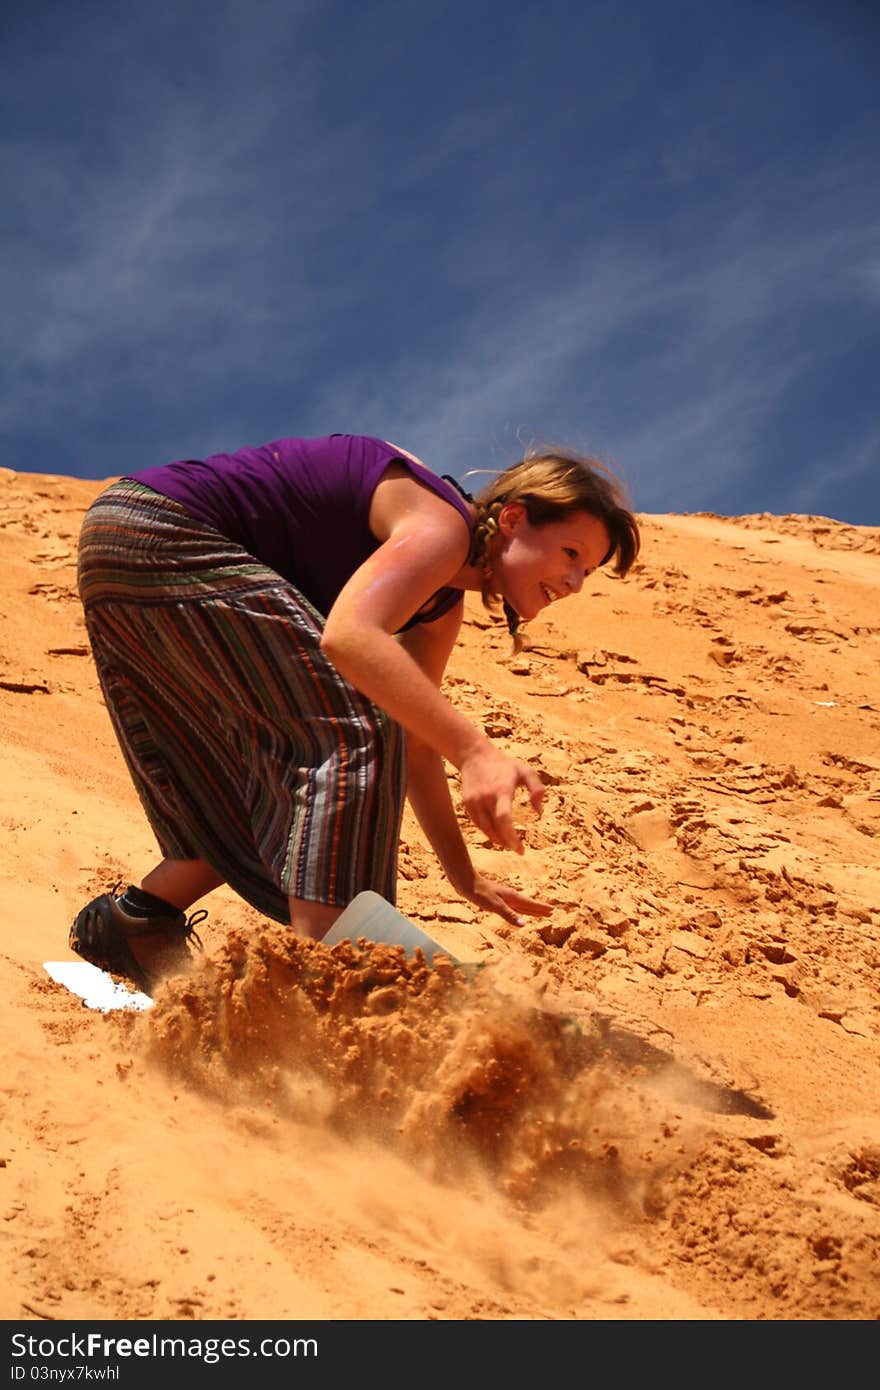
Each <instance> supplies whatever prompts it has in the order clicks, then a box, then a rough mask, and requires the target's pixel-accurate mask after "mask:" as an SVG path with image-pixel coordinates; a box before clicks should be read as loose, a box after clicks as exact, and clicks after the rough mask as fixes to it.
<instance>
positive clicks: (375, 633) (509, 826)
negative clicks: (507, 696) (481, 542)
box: [322, 475, 543, 852]
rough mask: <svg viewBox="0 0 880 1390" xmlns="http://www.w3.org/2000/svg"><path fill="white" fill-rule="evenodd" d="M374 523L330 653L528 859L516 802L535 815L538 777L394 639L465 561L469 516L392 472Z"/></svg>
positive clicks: (334, 619) (327, 634)
mask: <svg viewBox="0 0 880 1390" xmlns="http://www.w3.org/2000/svg"><path fill="white" fill-rule="evenodd" d="M370 522H371V525H372V526H373V529H374V531H375V533H376V534H377V536H378V537H379V538H380V539H381V540H382V543H381V544H380V546H379V548H378V549H377V550H376V551H374V553H373V554H372V555H371V556H370V557H369V559H368V560H367V561H366V562H365V563H364V564H363V565H361V567H360V568H359V569H358V570H357V571H356V572H355V573H354V574H353V575H352V577H351V579H350V580H349V581H348V583H347V584H346V585H345V587H344V588H343V590H342V591H341V593H340V594H339V597H338V598H337V600H336V602H335V603H334V605H333V607H332V609H331V610H330V613H329V614H328V616H327V622H326V625H325V629H324V635H323V639H322V646H323V648H324V650H325V651H326V652H327V655H328V656H329V657H330V659H331V661H332V662H333V663H334V665H335V666H336V667H337V669H338V670H339V671H340V672H341V674H342V675H343V676H345V677H346V679H347V680H350V681H351V683H352V685H354V686H356V687H357V688H358V689H359V690H361V691H362V692H363V693H364V694H365V695H367V696H368V697H369V698H370V699H371V700H373V701H374V702H375V703H376V704H377V705H379V706H380V707H381V708H382V709H384V710H385V711H386V712H387V713H388V714H389V715H390V716H391V718H392V719H395V720H396V721H397V722H398V723H400V724H402V725H403V727H404V728H405V729H406V730H407V731H408V733H410V734H411V735H412V736H413V737H414V738H416V739H419V740H421V741H422V742H423V743H425V744H426V745H427V746H428V747H429V748H431V749H433V750H434V751H435V752H436V753H437V754H439V755H440V757H441V758H445V759H447V761H449V762H450V763H452V765H453V766H454V767H456V768H458V769H459V771H460V773H461V778H462V798H463V800H464V803H465V807H466V809H467V811H468V814H469V815H470V816H471V819H472V820H473V821H474V823H475V824H476V825H477V826H478V827H479V829H480V830H482V831H483V832H484V833H485V834H486V835H488V836H489V838H490V839H492V840H493V841H494V842H495V843H497V844H501V845H504V846H505V847H506V848H508V849H513V850H517V851H519V852H521V851H522V844H521V841H520V838H519V835H518V834H517V832H516V828H515V826H514V823H513V816H512V806H513V797H514V794H515V792H516V790H517V788H518V787H519V786H524V787H526V789H527V790H528V792H529V795H530V796H531V798H532V802H533V804H534V805H535V807H536V809H537V808H538V807H539V806H540V802H541V799H542V797H543V785H542V783H541V780H540V778H539V777H538V776H537V774H536V773H535V772H534V770H533V769H532V768H530V767H529V766H528V765H527V764H525V763H519V762H516V761H515V760H513V759H511V758H507V757H505V756H504V755H503V754H502V753H500V752H499V751H498V750H497V749H496V748H495V747H494V746H493V744H492V742H491V740H490V739H488V738H487V737H486V735H485V734H484V733H483V732H482V730H480V729H478V728H477V727H476V726H475V725H473V724H472V723H471V722H470V721H469V720H468V719H466V718H465V716H464V715H463V714H461V713H459V711H458V710H456V709H455V707H454V706H453V705H452V704H451V703H450V702H449V701H448V700H447V699H446V698H445V697H444V696H443V695H442V694H441V692H440V690H439V689H438V687H437V685H436V684H435V683H434V682H433V681H432V680H431V678H430V677H429V676H428V675H427V674H426V673H425V671H424V670H423V669H422V667H421V666H420V665H419V663H418V662H417V661H416V660H414V659H413V657H412V655H411V654H410V653H409V652H408V651H407V650H406V647H405V646H404V645H403V644H401V643H400V642H398V641H397V639H396V637H395V636H394V634H395V633H396V632H398V631H399V630H400V629H401V628H402V627H403V626H404V625H405V623H406V622H407V621H408V620H409V618H410V617H411V616H412V615H413V613H414V612H416V611H417V610H418V609H419V608H421V607H422V605H423V604H425V603H426V602H427V600H428V599H429V598H430V597H431V596H432V595H433V594H434V593H435V592H436V591H437V590H438V589H440V588H443V587H444V586H445V585H447V584H449V583H450V582H451V581H452V580H453V579H454V578H455V576H456V575H458V573H459V572H460V570H461V569H462V567H463V565H464V564H465V561H466V559H467V553H468V548H469V542H470V538H469V533H468V528H467V526H466V524H465V522H464V519H463V518H462V517H461V516H460V515H459V513H458V512H457V511H455V510H454V508H452V507H450V506H449V505H448V503H446V502H444V501H443V500H442V499H441V498H439V497H437V495H436V494H435V493H433V492H432V491H431V490H430V489H428V488H425V487H423V486H422V485H421V484H419V483H417V482H416V481H415V480H413V479H411V478H403V477H399V476H393V475H392V477H391V478H389V479H388V482H387V484H386V481H385V479H383V481H382V482H380V484H379V486H378V487H377V489H376V497H375V498H374V505H373V508H372V509H371V514H370Z"/></svg>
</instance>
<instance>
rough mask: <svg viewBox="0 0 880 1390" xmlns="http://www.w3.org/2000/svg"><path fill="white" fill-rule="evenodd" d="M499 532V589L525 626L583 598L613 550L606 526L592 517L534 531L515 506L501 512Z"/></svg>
mask: <svg viewBox="0 0 880 1390" xmlns="http://www.w3.org/2000/svg"><path fill="white" fill-rule="evenodd" d="M498 529H499V531H500V532H501V535H502V537H503V541H502V544H501V546H500V547H499V550H498V552H497V554H496V558H495V563H494V566H493V572H494V579H495V585H496V586H497V588H498V590H499V592H500V594H501V596H502V598H505V599H506V600H507V602H508V603H509V604H510V605H511V607H512V608H515V609H516V611H517V613H518V614H519V616H520V618H522V620H523V622H528V621H529V619H530V618H534V617H535V615H536V614H537V613H540V612H541V609H542V608H546V607H547V606H548V604H551V603H555V602H556V601H557V600H558V599H561V598H568V596H569V594H576V593H578V592H579V591H580V589H581V588H582V586H583V582H584V579H585V578H586V576H587V575H588V574H592V572H593V570H595V569H597V568H598V566H599V565H600V564H601V562H602V560H604V558H605V556H606V555H607V554H608V551H609V549H610V547H611V537H610V536H609V534H608V528H607V526H606V525H605V522H604V521H602V520H601V519H600V518H599V517H597V516H594V515H593V514H592V512H574V513H572V515H571V516H569V517H566V518H565V520H564V521H548V522H545V523H544V524H543V525H541V526H535V525H532V523H531V522H530V521H529V518H528V515H527V513H526V509H525V507H524V506H523V505H522V503H520V502H511V503H510V504H509V505H508V506H506V507H504V508H503V509H502V512H501V515H500V516H499V518H498Z"/></svg>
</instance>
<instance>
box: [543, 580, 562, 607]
mask: <svg viewBox="0 0 880 1390" xmlns="http://www.w3.org/2000/svg"><path fill="white" fill-rule="evenodd" d="M541 593H542V594H543V595H544V597H545V599H546V600H547V602H548V603H553V601H554V600H555V599H558V598H560V597H561V595H560V594H557V592H556V590H555V589H551V588H550V585H549V584H542V585H541Z"/></svg>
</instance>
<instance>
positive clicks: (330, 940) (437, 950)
mask: <svg viewBox="0 0 880 1390" xmlns="http://www.w3.org/2000/svg"><path fill="white" fill-rule="evenodd" d="M360 937H363V938H364V940H365V941H374V942H378V943H381V944H382V945H385V946H402V947H403V948H404V950H405V951H406V954H407V955H408V956H412V955H414V954H415V952H416V950H420V951H421V952H422V953H423V955H424V957H425V960H426V961H427V962H428V964H429V965H430V964H432V962H433V960H434V957H435V956H436V955H443V956H447V957H448V958H449V960H451V961H452V963H453V964H454V965H464V964H466V963H469V962H464V961H462V960H461V958H460V957H459V956H458V955H457V954H456V953H455V952H454V951H452V950H450V948H449V946H447V945H444V944H443V942H442V941H436V940H435V939H434V937H432V936H428V934H427V932H424V931H422V929H421V927H417V926H416V924H415V922H411V921H410V919H409V918H408V917H405V916H404V915H403V913H402V912H398V910H397V908H396V907H392V906H391V903H389V902H387V901H386V899H385V898H383V897H381V896H380V895H379V894H378V893H373V892H371V891H370V890H369V889H367V890H365V891H364V892H363V893H358V895H357V897H356V898H352V900H351V902H350V903H349V904H348V907H347V908H346V909H345V911H344V912H343V913H341V914H340V916H339V917H337V919H336V921H335V922H334V924H333V926H332V927H331V928H330V930H329V931H328V932H327V934H326V936H322V937H321V945H322V946H335V945H337V943H338V942H340V941H357V940H358V939H359V938H360Z"/></svg>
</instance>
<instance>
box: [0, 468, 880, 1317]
mask: <svg viewBox="0 0 880 1390" xmlns="http://www.w3.org/2000/svg"><path fill="white" fill-rule="evenodd" d="M101 487H102V484H100V483H97V482H87V481H81V480H74V479H70V478H65V477H62V476H51V477H50V476H39V475H34V474H15V473H11V472H9V471H8V470H7V471H0V533H2V560H3V563H2V567H0V585H2V603H0V634H2V643H0V710H2V744H3V767H4V774H3V784H2V797H3V829H4V835H3V838H2V841H0V874H2V893H3V902H4V907H5V914H4V915H5V922H6V929H5V932H4V935H3V945H2V952H0V975H2V984H3V994H4V1000H5V1006H4V1009H3V1011H2V1016H0V1028H2V1051H3V1056H4V1058H5V1063H4V1067H3V1080H2V1090H3V1139H2V1151H0V1184H2V1203H0V1211H2V1217H3V1221H2V1227H0V1229H2V1237H3V1247H4V1248H3V1256H4V1268H5V1270H6V1277H5V1279H4V1281H3V1285H2V1293H0V1316H2V1317H3V1318H4V1319H26V1320H33V1321H35V1322H38V1321H41V1320H47V1319H53V1320H54V1319H67V1320H70V1319H75V1320H80V1319H142V1320H215V1319H222V1320H229V1321H235V1320H242V1319H255V1318H270V1319H288V1318H295V1319H334V1320H338V1319H380V1320H381V1319H386V1320H427V1319H437V1320H465V1319H479V1320H505V1319H519V1320H532V1319H557V1320H559V1319H565V1320H572V1319H577V1320H644V1319H653V1320H679V1319H688V1320H692V1319H699V1320H722V1319H724V1320H743V1319H799V1320H806V1319H869V1318H870V1319H875V1318H877V1317H878V1315H880V1275H878V1269H880V1264H878V1255H880V1070H878V1060H880V1008H878V995H877V985H878V963H880V909H878V904H880V892H878V888H880V863H878V854H877V845H878V839H877V836H878V830H880V695H878V681H877V672H878V656H880V614H878V606H877V591H878V581H880V531H878V530H872V529H868V528H857V527H852V526H845V525H842V524H840V523H837V522H835V521H830V520H827V519H825V518H818V517H805V516H786V517H775V516H769V515H762V516H753V517H742V518H722V517H718V516H713V515H687V516H674V515H673V516H650V517H644V518H643V525H644V548H643V555H642V559H641V561H640V562H639V564H638V566H637V567H636V569H635V570H634V571H633V573H632V574H631V575H630V577H629V578H627V579H626V580H625V581H620V580H616V579H614V578H611V577H608V576H601V577H599V578H597V579H595V580H594V581H591V582H590V583H589V584H588V586H587V588H586V589H585V590H584V592H583V594H581V595H580V596H578V597H577V598H574V599H571V600H568V601H566V603H565V604H564V605H562V606H560V607H554V608H553V609H551V610H550V611H549V613H548V614H545V615H542V617H541V618H540V619H538V620H537V621H535V622H534V623H533V624H532V625H531V626H530V628H529V630H528V632H527V634H526V649H525V651H524V652H523V653H522V654H521V655H520V656H519V657H517V658H513V657H512V656H511V653H510V648H509V640H508V638H507V636H506V633H505V632H504V630H503V629H502V628H501V627H499V626H497V625H494V624H493V623H492V622H491V621H490V620H489V619H488V617H487V616H486V614H485V613H484V611H483V610H482V609H481V607H480V605H479V602H478V601H476V600H472V599H471V598H470V597H469V599H468V609H467V618H466V623H465V627H464V630H463V635H462V641H461V643H460V646H459V648H458V649H457V651H456V652H455V654H454V655H453V658H452V662H451V665H450V669H449V673H448V679H447V690H448V694H449V696H450V698H451V699H452V700H453V701H455V702H456V704H457V705H458V706H459V707H460V708H461V709H463V710H464V711H466V712H467V713H468V714H469V715H470V716H471V717H472V718H473V719H474V720H475V721H476V722H478V723H480V724H482V725H483V727H484V728H485V729H486V731H487V732H488V733H489V734H490V736H491V737H493V738H495V739H497V741H498V743H499V746H501V747H503V748H505V749H507V750H509V751H510V752H515V753H516V754H517V755H518V756H520V757H524V758H527V759H529V760H530V761H531V762H532V763H533V765H534V766H535V767H536V768H538V769H539V771H540V772H541V774H542V776H543V778H544V780H545V782H546V783H547V788H548V791H547V798H546V808H545V812H544V815H543V817H542V818H541V819H540V820H536V819H535V818H534V817H532V816H530V815H529V814H527V813H526V812H525V811H522V813H521V815H520V820H521V828H522V833H523V836H524V839H525V842H526V852H525V854H524V856H522V857H518V856H516V855H513V854H510V853H502V852H500V851H497V850H495V849H492V848H491V847H490V846H489V845H487V844H486V843H485V842H484V841H483V840H482V838H481V836H480V835H479V833H478V832H477V831H476V830H474V829H473V828H471V827H466V829H465V833H466V835H467V837H468V840H469V842H470V844H471V846H472V849H473V855H474V857H475V859H476V861H477V862H478V864H479V865H480V867H481V868H484V869H486V870H488V871H490V872H491V873H492V874H493V875H494V876H496V877H499V878H506V879H507V880H508V881H511V882H515V883H517V884H518V885H520V886H521V887H523V888H524V889H526V890H530V891H532V892H533V893H534V894H535V896H538V897H541V898H543V899H544V900H545V901H547V902H549V903H551V904H552V905H553V907H554V912H553V915H552V917H551V918H549V919H546V920H538V919H533V920H532V921H530V922H529V924H528V925H527V926H525V927H524V928H522V929H515V928H513V927H509V926H507V925H505V924H504V923H503V922H502V921H501V920H500V919H497V918H492V917H489V916H488V915H485V914H481V913H479V912H477V911H476V910H475V909H473V908H471V907H470V906H469V905H468V904H466V903H463V902H461V901H460V900H457V899H456V897H455V895H454V893H453V892H452V891H451V890H450V889H449V888H448V886H447V885H446V884H445V882H444V880H443V879H442V877H441V875H440V874H439V872H438V870H437V868H436V865H435V864H434V861H433V859H432V857H431V855H430V853H429V851H428V850H427V849H426V847H425V846H424V844H423V842H422V840H421V838H420V835H419V832H418V829H417V828H416V826H415V824H414V822H413V820H412V819H411V818H410V816H409V813H408V812H407V816H406V819H405V823H404V833H403V849H402V859H401V881H400V893H399V899H398V906H399V907H400V909H401V910H402V911H403V912H405V913H406V914H407V915H408V916H409V917H411V918H412V920H413V921H415V922H416V923H417V924H418V925H420V926H421V927H422V928H423V929H424V930H426V931H427V932H428V933H429V934H440V933H444V934H445V936H444V940H445V941H446V942H447V943H448V944H449V948H450V950H454V951H457V952H458V953H459V954H461V955H462V956H463V957H466V958H468V959H472V960H475V961H478V962H479V965H480V968H479V969H477V970H475V971H468V972H463V971H461V970H455V969H453V968H451V967H445V966H444V965H443V963H442V962H441V964H440V965H439V966H438V968H436V969H434V970H428V969H426V968H425V966H424V965H423V964H421V963H420V962H419V961H417V960H416V961H407V960H405V959H404V957H403V955H402V953H401V952H400V951H395V950H390V949H389V948H387V947H383V948H380V947H373V948H371V947H369V946H368V945H363V946H355V945H341V946H338V947H335V948H332V949H331V948H327V947H323V946H321V945H314V944H304V943H298V942H296V941H294V940H292V939H291V938H290V935H289V933H286V932H285V931H283V930H282V929H280V928H279V927H278V926H277V925H275V924H270V923H267V922H266V921H265V920H261V919H260V917H259V916H258V915H257V914H256V913H255V912H254V911H253V910H252V909H250V908H249V907H247V906H246V905H245V904H243V903H242V902H241V901H240V900H238V899H237V898H236V897H235V896H234V895H233V894H232V893H231V892H230V891H229V890H226V889H222V890H220V891H218V892H217V893H215V894H213V895H211V896H210V897H209V898H207V899H205V900H204V904H203V905H204V906H206V907H207V908H208V909H209V914H210V915H209V917H208V919H207V920H206V921H205V922H204V923H203V924H202V926H201V927H200V932H201V935H202V938H203V942H204V947H205V950H204V953H203V954H202V955H199V956H198V957H197V959H196V962H195V964H194V967H193V969H192V971H191V972H190V973H188V974H184V975H181V976H178V977H176V978H174V979H171V980H169V981H168V982H167V983H166V984H165V985H164V986H163V987H162V989H161V991H160V992H159V995H158V998H157V1003H156V1007H155V1008H154V1009H153V1010H152V1011H150V1012H149V1013H145V1014H140V1015H133V1014H122V1013H111V1014H101V1013H99V1012H96V1011H94V1010H89V1009H87V1008H86V1007H85V1006H84V1005H83V1004H82V1003H81V1002H80V1001H79V1000H78V999H76V998H75V997H73V996H72V995H70V994H68V993H67V992H66V991H65V990H64V989H63V988H61V987H60V986H58V985H56V984H54V983H53V982H52V981H50V980H49V979H48V977H47V976H46V975H45V972H44V970H43V962H44V961H46V960H57V959H66V958H68V957H69V954H70V953H69V951H68V948H67V944H66V943H67V931H68V927H69V923H70V921H71V919H72V917H73V915H74V913H75V912H76V911H77V909H78V908H79V907H80V906H81V905H82V904H83V903H84V902H85V901H86V900H87V899H88V898H89V897H90V896H92V895H93V894H94V893H96V892H99V891H104V890H107V889H109V888H111V887H112V886H113V885H114V884H115V883H116V882H117V881H128V880H129V879H131V878H132V877H139V876H140V875H141V874H142V873H143V872H144V871H145V870H146V868H147V867H149V866H150V865H151V864H152V863H153V861H154V859H155V857H156V856H155V846H154V842H153V840H152V836H151V833H150V831H149V828H148V826H147V824H146V822H145V820H144V818H143V814H142V812H141V809H140V806H139V803H138V801H137V798H136V795H135V793H134V790H133V788H132V787H131V785H130V783H129V780H128V776H127V773H126V770H125V767H124V764H123V762H122V758H121V755H120V753H119V751H118V749H117V747H116V745H115V742H114V739H113V736H112V732H111V728H110V723H109V719H108V717H107V713H106V710H105V709H104V706H103V704H102V701H101V697H100V694H99V691H98V688H97V683H96V679H95V674H94V670H93V667H92V664H91V660H90V657H89V653H88V648H87V643H86V638H85V632H84V628H83V623H82V617H81V613H80V608H79V602H78V599H77V596H76V588H75V549H76V537H77V532H78V527H79V523H80V520H81V517H82V514H83V512H84V510H85V508H86V507H87V505H88V504H89V502H90V501H91V499H92V498H93V497H95V496H96V495H97V493H98V492H99V491H100V489H101Z"/></svg>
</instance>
